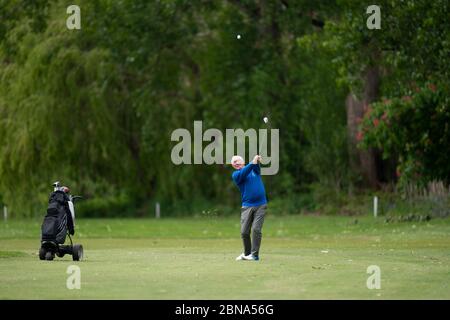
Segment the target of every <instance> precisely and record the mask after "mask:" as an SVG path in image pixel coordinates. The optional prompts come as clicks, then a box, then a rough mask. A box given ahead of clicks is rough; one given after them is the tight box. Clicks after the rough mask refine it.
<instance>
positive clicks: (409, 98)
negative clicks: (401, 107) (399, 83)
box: [402, 96, 412, 102]
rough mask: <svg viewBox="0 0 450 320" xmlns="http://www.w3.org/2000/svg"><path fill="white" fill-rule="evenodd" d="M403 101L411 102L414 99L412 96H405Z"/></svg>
mask: <svg viewBox="0 0 450 320" xmlns="http://www.w3.org/2000/svg"><path fill="white" fill-rule="evenodd" d="M402 100H403V101H406V102H411V100H412V98H411V96H403V97H402Z"/></svg>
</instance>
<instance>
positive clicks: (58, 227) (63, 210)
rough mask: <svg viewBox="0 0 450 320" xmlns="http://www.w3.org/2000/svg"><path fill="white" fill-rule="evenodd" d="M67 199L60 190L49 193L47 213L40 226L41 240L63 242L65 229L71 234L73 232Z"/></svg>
mask: <svg viewBox="0 0 450 320" xmlns="http://www.w3.org/2000/svg"><path fill="white" fill-rule="evenodd" d="M69 200H70V198H69V196H68V195H67V194H66V193H65V192H64V191H62V190H56V191H54V192H52V193H51V194H50V198H49V200H48V207H47V214H46V216H45V218H44V222H43V223H42V227H41V230H42V238H41V240H42V241H49V242H55V243H57V244H63V243H64V241H65V240H66V234H67V231H69V234H71V235H73V234H74V233H75V230H74V223H73V218H72V214H71V211H70V207H69Z"/></svg>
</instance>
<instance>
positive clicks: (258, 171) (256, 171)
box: [253, 163, 261, 175]
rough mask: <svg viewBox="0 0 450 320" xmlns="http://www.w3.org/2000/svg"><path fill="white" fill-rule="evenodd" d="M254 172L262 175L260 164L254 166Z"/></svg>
mask: <svg viewBox="0 0 450 320" xmlns="http://www.w3.org/2000/svg"><path fill="white" fill-rule="evenodd" d="M253 171H254V172H255V173H256V174H257V175H261V167H260V165H259V163H258V164H255V165H254V167H253Z"/></svg>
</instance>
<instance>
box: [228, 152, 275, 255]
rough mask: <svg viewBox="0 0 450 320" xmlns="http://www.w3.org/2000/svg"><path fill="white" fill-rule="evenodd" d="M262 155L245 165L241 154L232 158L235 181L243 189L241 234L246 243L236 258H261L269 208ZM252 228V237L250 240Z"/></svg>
mask: <svg viewBox="0 0 450 320" xmlns="http://www.w3.org/2000/svg"><path fill="white" fill-rule="evenodd" d="M260 162H261V157H260V156H259V155H256V156H255V157H254V158H253V161H252V162H251V163H249V164H248V165H246V166H245V164H244V159H242V157H240V156H233V158H231V165H232V166H233V168H234V169H236V171H234V172H233V175H232V177H233V181H234V183H236V185H237V186H238V188H239V190H240V191H241V199H242V208H241V236H242V241H243V243H244V252H243V253H242V254H241V255H240V256H239V257H237V258H236V260H252V261H258V260H259V247H260V246H261V237H262V233H261V229H262V226H263V223H264V215H265V213H266V209H267V199H266V191H265V190H264V184H263V182H262V179H261V168H260V166H259V163H260ZM250 230H251V231H252V239H251V240H250Z"/></svg>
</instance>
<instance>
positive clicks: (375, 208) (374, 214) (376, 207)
mask: <svg viewBox="0 0 450 320" xmlns="http://www.w3.org/2000/svg"><path fill="white" fill-rule="evenodd" d="M373 216H374V217H375V218H376V217H377V216H378V197H377V196H375V197H373Z"/></svg>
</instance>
